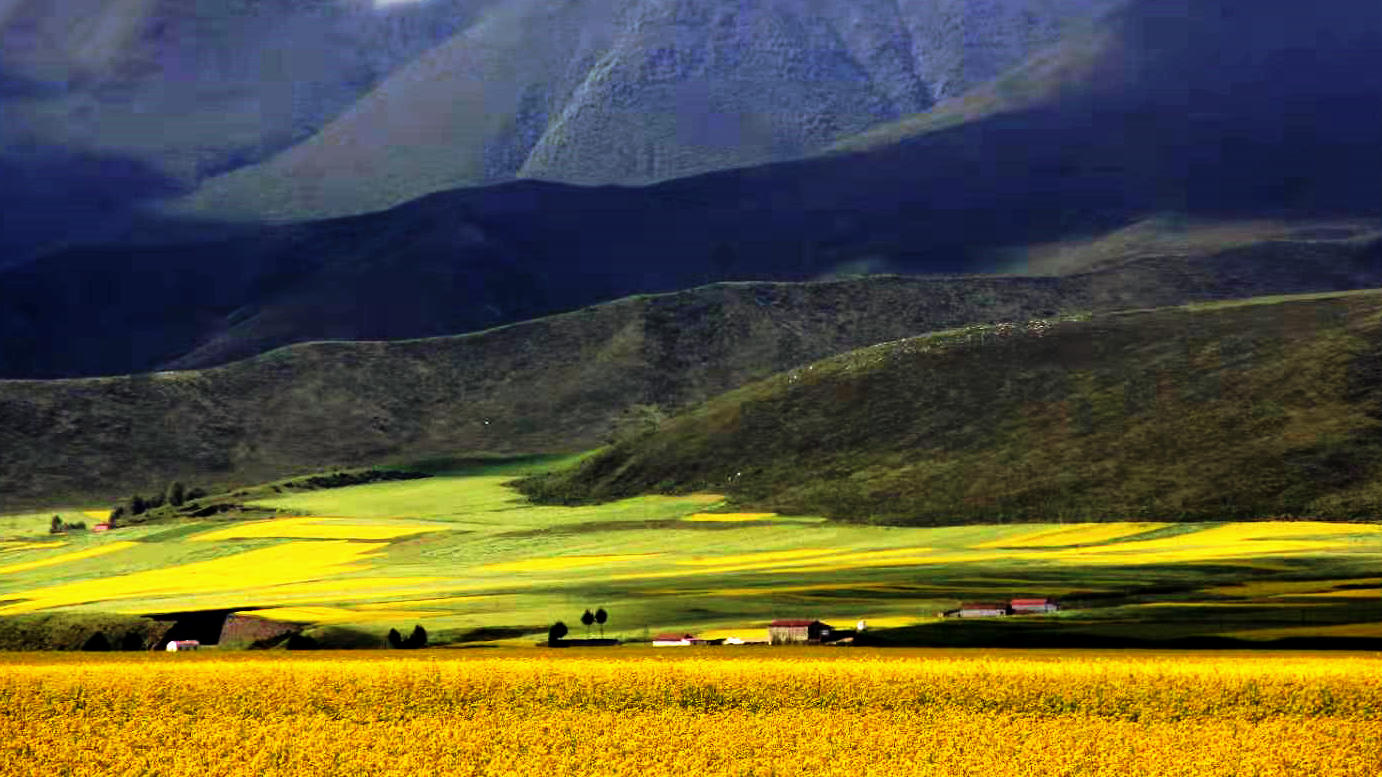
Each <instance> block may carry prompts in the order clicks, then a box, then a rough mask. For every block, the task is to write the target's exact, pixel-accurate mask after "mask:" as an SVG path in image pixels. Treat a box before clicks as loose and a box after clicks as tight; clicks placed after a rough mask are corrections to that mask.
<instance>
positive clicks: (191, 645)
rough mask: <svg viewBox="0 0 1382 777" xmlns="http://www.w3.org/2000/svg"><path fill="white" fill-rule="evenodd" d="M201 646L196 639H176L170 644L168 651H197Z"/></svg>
mask: <svg viewBox="0 0 1382 777" xmlns="http://www.w3.org/2000/svg"><path fill="white" fill-rule="evenodd" d="M201 646H202V643H200V642H198V641H197V640H195V639H175V640H173V641H172V642H169V643H168V647H167V651H168V652H169V653H180V652H182V651H185V650H196V649H197V648H199V647H201Z"/></svg>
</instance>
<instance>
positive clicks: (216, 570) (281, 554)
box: [0, 541, 381, 615]
mask: <svg viewBox="0 0 1382 777" xmlns="http://www.w3.org/2000/svg"><path fill="white" fill-rule="evenodd" d="M133 544H134V543H130V542H116V543H111V544H110V545H104V546H101V547H99V548H91V549H88V551H79V552H78V553H68V554H65V555H64V556H60V557H58V558H57V559H49V560H48V561H51V562H53V563H58V560H59V559H69V558H71V557H74V556H78V555H80V554H82V553H86V554H87V555H83V556H82V557H83V558H90V557H91V555H95V554H92V553H90V552H89V551H95V550H101V551H104V552H106V553H110V552H114V551H115V550H120V549H121V547H116V546H122V547H128V546H130V545H133ZM380 550H381V546H380V545H369V544H363V543H358V542H345V541H321V542H289V543H284V544H282V545H274V546H273V547H268V548H258V549H255V550H251V551H247V552H245V553H238V554H236V555H233V556H226V557H223V558H217V559H212V560H210V561H198V562H193V563H191V564H181V565H177V566H171V567H164V568H162V569H152V570H147V571H144V572H133V573H131V574H127V575H116V576H114V577H104V578H97V579H89V580H81V581H77V582H72V583H64V584H60V585H55V586H49V587H46V588H38V589H34V590H30V591H21V592H18V593H17V594H16V596H18V597H22V598H23V599H24V601H21V602H16V603H14V604H9V605H5V606H3V607H0V615H9V614H14V613H22V612H33V611H34V610H41V609H46V608H50V607H66V606H71V605H76V604H82V603H84V602H93V601H104V600H112V599H130V598H135V597H154V596H191V595H195V594H202V593H216V592H244V591H248V590H249V589H254V588H261V587H268V586H284V585H289V584H293V583H309V582H310V581H317V580H319V579H320V578H324V577H330V576H332V575H339V574H343V573H346V572H353V571H358V570H363V569H367V568H368V567H369V563H368V562H369V557H370V556H372V555H373V554H375V553H378V552H379V551H380ZM16 566H25V565H22V564H20V565H16ZM28 568H31V567H28ZM0 571H4V569H3V568H0ZM370 582H371V583H373V582H374V581H370ZM341 587H342V586H341V583H340V582H335V581H332V582H331V588H332V590H334V591H339V590H340V589H341ZM241 598H242V599H243V598H244V595H241Z"/></svg>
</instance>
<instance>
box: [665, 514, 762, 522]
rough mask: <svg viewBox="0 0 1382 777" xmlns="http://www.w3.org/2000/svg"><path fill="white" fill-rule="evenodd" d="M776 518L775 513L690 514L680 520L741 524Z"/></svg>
mask: <svg viewBox="0 0 1382 777" xmlns="http://www.w3.org/2000/svg"><path fill="white" fill-rule="evenodd" d="M776 517H777V513H692V514H691V515H688V516H685V517H684V518H682V520H683V521H690V522H691V523H743V522H747V521H767V520H771V519H773V518H776Z"/></svg>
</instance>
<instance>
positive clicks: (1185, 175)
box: [0, 0, 1382, 377]
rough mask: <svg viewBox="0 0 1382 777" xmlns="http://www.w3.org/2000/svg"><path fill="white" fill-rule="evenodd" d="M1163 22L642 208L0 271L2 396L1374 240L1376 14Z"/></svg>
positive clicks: (303, 230) (104, 253)
mask: <svg viewBox="0 0 1382 777" xmlns="http://www.w3.org/2000/svg"><path fill="white" fill-rule="evenodd" d="M564 7H565V6H563V8H564ZM592 7H593V6H592ZM1167 8H1168V6H1166V5H1165V4H1164V3H1162V4H1159V3H1154V2H1138V3H1135V4H1133V5H1130V6H1128V7H1127V8H1125V9H1122V10H1120V11H1119V12H1117V13H1115V14H1113V15H1112V16H1110V17H1109V19H1108V21H1107V23H1106V27H1105V28H1104V31H1103V32H1101V33H1100V34H1099V35H1100V37H1099V40H1100V41H1101V42H1099V43H1098V44H1097V45H1091V44H1089V41H1088V40H1085V41H1084V42H1081V43H1079V44H1078V46H1077V48H1078V49H1079V51H1080V52H1082V53H1081V54H1080V56H1074V57H1071V58H1070V59H1069V60H1064V59H1061V58H1059V57H1057V58H1056V60H1058V61H1070V62H1075V63H1081V62H1086V61H1090V62H1094V63H1095V65H1096V66H1094V67H1092V68H1090V67H1086V66H1085V65H1079V66H1072V67H1068V68H1067V67H1053V68H1050V69H1042V70H1041V71H1040V72H1042V73H1049V74H1055V75H1058V76H1060V77H1061V78H1068V79H1073V80H1070V81H1068V82H1066V81H1061V82H1060V83H1059V84H1058V85H1057V86H1058V87H1059V88H1054V87H1052V88H1048V87H1045V86H1043V87H1042V88H1040V89H1036V90H1034V92H1033V93H1037V94H1040V95H1047V97H1043V98H1041V99H1039V100H1036V101H1034V102H1022V101H1018V102H1015V103H1010V104H1009V103H1005V104H1004V105H1005V106H1007V107H1004V108H1002V109H1001V110H997V111H995V112H993V113H986V114H984V115H982V116H979V117H976V118H973V119H968V120H965V121H962V122H959V123H954V124H948V125H946V126H942V127H938V128H937V127H932V128H930V129H928V130H927V131H925V132H923V133H922V134H920V135H917V136H913V135H911V134H908V131H906V130H905V128H904V131H901V132H899V133H898V134H897V135H896V137H895V138H894V139H893V140H892V141H889V142H886V143H881V144H870V145H869V146H868V147H867V148H866V149H865V150H860V151H855V152H850V153H835V154H831V155H827V156H824V157H818V158H811V159H804V160H798V161H794V162H784V163H778V164H773V165H766V166H760V167H751V168H743V169H735V170H728V171H720V172H715V173H708V174H705V175H700V176H694V177H691V178H682V179H677V180H673V181H667V182H663V183H660V184H657V185H654V186H649V187H643V188H624V187H593V188H592V187H576V186H566V185H560V184H548V183H540V182H534V181H520V182H511V183H508V184H503V185H498V186H494V187H486V188H479V189H467V190H455V191H450V192H443V193H439V194H435V195H431V196H429V197H426V198H423V199H421V200H417V201H413V202H410V203H407V204H405V205H402V206H399V207H397V208H394V209H392V210H390V211H384V212H380V213H374V214H367V215H363V216H356V217H351V218H345V219H338V220H331V221H324V222H308V223H303V224H296V225H288V226H279V227H257V226H252V227H249V228H247V229H244V230H241V231H239V232H227V231H221V232H216V233H213V234H214V239H213V238H208V239H205V240H202V241H198V242H189V243H176V244H168V243H165V244H160V245H156V246H154V245H149V244H147V243H145V244H140V245H134V246H132V245H131V244H129V243H119V242H115V243H111V244H109V245H105V246H97V247H85V248H72V249H68V250H66V251H63V252H59V253H56V254H53V255H50V256H48V257H46V258H44V259H43V260H41V261H38V262H35V263H32V264H30V265H29V266H27V267H24V268H21V269H19V270H12V271H9V272H0V375H3V376H7V377H60V376H77V375H93V374H119V373H124V372H131V371H139V370H146V369H151V368H155V367H157V366H160V365H177V366H180V367H192V366H207V365H211V364H215V363H220V362H223V361H226V360H229V359H233V358H240V357H243V356H247V355H250V354H253V353H257V352H260V351H262V350H264V349H266V348H270V347H274V346H277V345H283V344H287V343H292V342H299V341H303V340H308V339H317V338H333V339H336V338H343V339H355V338H369V339H375V338H406V337H418V336H430V335H440V334H450V333H455V332H461V331H473V330H476V329H481V328H485V327H490V326H497V325H502V324H505V323H511V322H515V321H520V320H524V319H528V318H532V317H534V316H539V315H545V314H549V313H554V312H560V311H563V310H573V309H576V308H579V307H582V306H584V305H588V304H592V303H595V302H600V301H607V300H612V299H615V298H618V297H620V296H624V295H627V294H636V293H646V292H665V291H672V290H675V289H678V288H686V287H689V286H693V285H697V284H702V283H708V282H714V281H721V280H735V281H749V280H762V281H769V280H807V279H811V278H817V277H821V276H828V275H830V274H832V273H839V272H861V271H862V272H898V273H973V272H986V271H994V270H998V269H1005V268H1011V267H1013V266H1014V262H1016V267H1017V268H1018V269H1021V267H1022V264H1023V263H1024V262H1025V261H1027V259H1028V258H1029V256H1030V254H1031V251H1032V249H1033V247H1034V246H1037V247H1039V246H1042V245H1046V244H1051V243H1062V242H1069V241H1072V240H1076V241H1078V240H1087V239H1089V238H1090V237H1097V236H1099V235H1103V234H1107V233H1110V232H1115V231H1118V230H1122V229H1125V228H1127V227H1128V226H1129V225H1131V224H1136V223H1138V222H1141V221H1143V220H1144V219H1145V218H1146V217H1147V216H1148V214H1156V213H1172V214H1180V216H1179V217H1184V218H1186V219H1189V220H1190V221H1192V222H1197V221H1205V220H1209V221H1218V222H1230V223H1240V224H1241V223H1247V222H1263V221H1267V222H1271V221H1279V222H1284V223H1289V222H1292V221H1294V220H1297V219H1300V218H1302V217H1309V219H1310V220H1319V221H1329V220H1331V219H1336V218H1338V219H1343V220H1345V221H1347V222H1349V223H1355V224H1356V223H1367V222H1371V223H1373V224H1375V223H1376V222H1377V219H1378V216H1379V214H1382V176H1378V175H1376V171H1377V170H1379V169H1382V121H1379V120H1378V119H1379V117H1382V7H1374V6H1372V5H1358V4H1338V5H1332V6H1329V7H1328V8H1326V9H1308V8H1302V7H1301V6H1299V5H1298V4H1292V3H1287V2H1284V0H1265V1H1264V2H1256V3H1251V4H1250V3H1247V2H1245V0H1182V2H1180V3H1178V4H1176V5H1175V6H1174V9H1173V10H1175V13H1168V11H1167ZM554 13H555V11H554ZM1321 40H1327V41H1330V45H1328V46H1318V45H1316V43H1317V42H1318V41H1321ZM1070 45H1071V46H1075V45H1076V44H1074V43H1071V44H1070ZM1302 52H1309V53H1308V55H1307V54H1303V53H1302ZM1081 73H1084V74H1086V76H1080V75H1079V74H1081ZM1090 74H1092V75H1090ZM1077 76H1078V77H1077ZM1094 76H1097V79H1095V80H1094V81H1088V78H1093V77H1094ZM1081 79H1085V80H1081ZM1360 219H1361V221H1360ZM172 226H173V225H172V224H171V223H170V225H169V228H170V229H171V227H172ZM182 229H183V234H186V228H185V227H183V228H182ZM1287 234H1289V232H1288V233H1287ZM1262 238H1263V239H1264V240H1266V241H1267V242H1271V240H1273V239H1275V238H1269V237H1267V236H1266V235H1263V236H1262ZM1245 272H1249V271H1247V270H1245ZM1311 272H1312V268H1311V267H1310V265H1308V264H1306V265H1302V267H1300V268H1298V269H1297V277H1298V280H1299V282H1300V283H1301V285H1300V286H1299V287H1298V288H1295V289H1281V290H1283V291H1289V290H1295V291H1306V290H1314V289H1325V288H1336V286H1335V285H1333V284H1334V281H1333V280H1331V279H1330V277H1329V270H1328V269H1327V268H1325V269H1324V270H1322V272H1323V273H1324V275H1323V276H1322V277H1321V278H1318V279H1314V278H1311V277H1310V274H1311ZM75 277H81V278H83V279H84V280H85V283H84V284H81V285H79V286H78V285H74V284H72V283H71V279H72V278H75Z"/></svg>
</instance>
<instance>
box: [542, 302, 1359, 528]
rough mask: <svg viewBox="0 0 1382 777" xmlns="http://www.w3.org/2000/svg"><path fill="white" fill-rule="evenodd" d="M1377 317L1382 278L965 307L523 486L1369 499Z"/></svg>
mask: <svg viewBox="0 0 1382 777" xmlns="http://www.w3.org/2000/svg"><path fill="white" fill-rule="evenodd" d="M1379 335H1382V292H1367V293H1363V294H1355V295H1351V296H1345V297H1336V298H1326V299H1300V298H1295V299H1290V300H1264V301H1256V302H1247V303H1228V304H1222V305H1211V306H1207V307H1199V308H1191V309H1183V308H1182V309H1162V310H1156V311H1147V312H1139V313H1124V314H1113V315H1096V316H1094V317H1093V318H1092V319H1088V320H1071V319H1064V320H1060V321H1033V322H1028V323H1019V324H1015V325H1000V326H996V327H995V326H972V327H967V328H964V329H960V330H953V331H950V332H942V333H938V334H932V335H926V336H922V337H918V338H911V339H907V340H900V341H896V342H892V343H886V344H882V345H878V346H874V347H871V348H866V349H863V350H860V351H855V352H853V353H849V354H845V355H842V356H839V357H836V358H833V359H829V360H826V361H823V362H818V363H816V364H813V365H810V366H807V367H803V368H798V369H794V370H792V371H790V372H786V373H783V374H780V375H777V376H774V377H773V378H771V379H769V380H766V381H762V382H759V383H755V384H752V385H749V386H745V387H744V388H741V389H738V390H736V391H733V392H730V393H728V394H726V395H723V396H721V397H717V398H715V399H713V400H711V401H709V402H707V403H705V404H703V405H701V406H698V407H696V408H695V409H693V410H691V411H688V412H687V413H685V414H683V415H680V416H678V417H676V418H674V419H672V420H671V421H668V422H666V423H664V424H663V425H662V427H661V428H660V429H659V430H657V431H656V432H653V433H651V434H648V435H645V436H643V437H641V438H637V439H632V440H628V441H624V442H621V443H619V444H617V445H615V446H613V447H612V448H609V449H607V450H605V451H603V452H601V453H599V454H597V455H596V456H594V457H592V458H589V459H587V460H586V461H585V462H583V463H582V464H581V465H580V466H579V467H578V468H577V469H575V470H572V471H570V472H566V473H560V474H556V475H552V476H547V477H544V478H538V479H534V480H530V481H529V482H528V483H527V489H528V490H529V491H530V493H532V494H534V495H537V496H539V497H545V498H548V499H560V500H569V499H585V498H611V497H616V496H624V495H629V494H635V493H644V492H648V491H653V490H692V489H709V490H714V491H727V492H728V493H730V494H731V495H732V496H733V498H734V500H735V502H736V503H737V504H739V505H742V506H745V507H751V508H766V509H773V510H780V511H784V512H788V513H797V514H803V513H804V514H824V515H830V516H834V517H839V518H848V519H855V520H880V521H888V522H898V523H911V524H956V523H969V522H993V521H1050V520H1057V519H1061V520H1126V519H1130V518H1136V519H1155V520H1177V519H1186V520H1226V519H1252V518H1262V517H1268V516H1299V517H1323V518H1369V519H1375V518H1376V517H1377V515H1378V511H1379V510H1382V486H1379V483H1382V479H1379V475H1382V382H1379V377H1382V351H1379V349H1378V347H1377V343H1378V338H1379Z"/></svg>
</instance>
